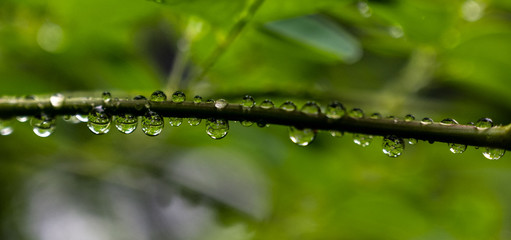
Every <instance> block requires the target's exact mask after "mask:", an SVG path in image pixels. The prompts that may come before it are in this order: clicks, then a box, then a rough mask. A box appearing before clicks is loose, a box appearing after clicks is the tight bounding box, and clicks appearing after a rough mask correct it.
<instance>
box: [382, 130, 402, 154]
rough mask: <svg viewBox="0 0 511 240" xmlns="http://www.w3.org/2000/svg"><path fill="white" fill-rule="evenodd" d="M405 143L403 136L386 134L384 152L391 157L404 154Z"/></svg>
mask: <svg viewBox="0 0 511 240" xmlns="http://www.w3.org/2000/svg"><path fill="white" fill-rule="evenodd" d="M404 149H405V144H404V142H403V139H402V138H399V137H396V136H394V135H391V136H386V137H385V138H384V139H383V153H385V155H387V156H389V157H398V156H400V155H401V154H403V151H404Z"/></svg>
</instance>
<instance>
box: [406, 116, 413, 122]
mask: <svg viewBox="0 0 511 240" xmlns="http://www.w3.org/2000/svg"><path fill="white" fill-rule="evenodd" d="M411 121H415V116H413V115H412V114H408V115H406V116H405V122H411Z"/></svg>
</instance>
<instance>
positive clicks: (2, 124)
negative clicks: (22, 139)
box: [0, 119, 14, 136]
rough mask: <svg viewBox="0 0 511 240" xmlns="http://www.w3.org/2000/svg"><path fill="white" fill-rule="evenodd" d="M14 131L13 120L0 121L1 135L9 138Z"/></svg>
mask: <svg viewBox="0 0 511 240" xmlns="http://www.w3.org/2000/svg"><path fill="white" fill-rule="evenodd" d="M13 131H14V129H13V128H12V126H11V120H1V119H0V135H2V136H7V135H10V134H11V133H12V132H13Z"/></svg>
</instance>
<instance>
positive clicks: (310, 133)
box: [289, 127, 316, 146]
mask: <svg viewBox="0 0 511 240" xmlns="http://www.w3.org/2000/svg"><path fill="white" fill-rule="evenodd" d="M314 138H316V131H314V130H312V129H310V128H304V129H298V128H296V127H289V139H291V141H293V142H294V143H296V144H297V145H298V146H307V145H309V143H311V142H312V141H313V140H314Z"/></svg>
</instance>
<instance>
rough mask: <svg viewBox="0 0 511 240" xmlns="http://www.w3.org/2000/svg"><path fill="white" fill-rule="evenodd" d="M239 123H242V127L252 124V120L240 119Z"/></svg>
mask: <svg viewBox="0 0 511 240" xmlns="http://www.w3.org/2000/svg"><path fill="white" fill-rule="evenodd" d="M240 123H241V125H242V126H243V127H250V126H252V125H254V122H251V121H247V120H243V121H241V122H240Z"/></svg>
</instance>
